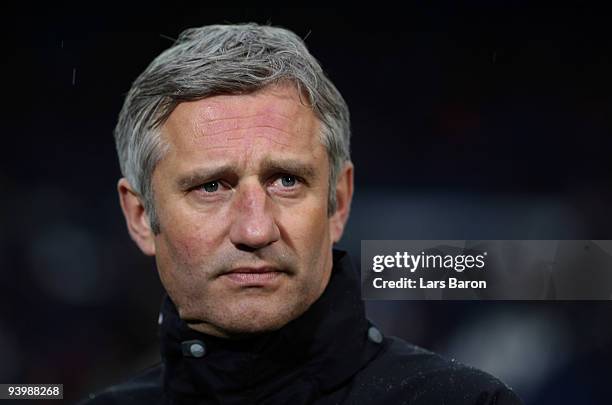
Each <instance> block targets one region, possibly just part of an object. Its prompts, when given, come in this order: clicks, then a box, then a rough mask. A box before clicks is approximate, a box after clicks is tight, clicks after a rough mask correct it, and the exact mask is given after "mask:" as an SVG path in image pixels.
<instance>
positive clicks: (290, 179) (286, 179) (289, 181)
mask: <svg viewBox="0 0 612 405" xmlns="http://www.w3.org/2000/svg"><path fill="white" fill-rule="evenodd" d="M281 183H282V184H283V187H293V186H295V183H296V179H295V176H283V177H281Z"/></svg>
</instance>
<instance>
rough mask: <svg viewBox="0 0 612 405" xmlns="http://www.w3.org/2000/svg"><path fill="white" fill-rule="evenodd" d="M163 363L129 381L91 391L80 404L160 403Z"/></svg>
mask: <svg viewBox="0 0 612 405" xmlns="http://www.w3.org/2000/svg"><path fill="white" fill-rule="evenodd" d="M162 367H163V366H162V365H161V364H156V365H154V366H151V367H149V368H147V369H145V370H142V371H141V372H139V373H138V374H137V375H135V376H134V377H132V378H130V379H129V380H127V381H124V382H122V383H119V384H117V385H113V386H111V387H108V388H106V389H104V390H102V391H100V392H97V393H91V394H89V396H88V397H87V398H85V399H84V400H82V401H81V402H79V403H78V405H115V404H117V405H119V404H151V405H154V404H156V403H159V401H160V400H161V398H162Z"/></svg>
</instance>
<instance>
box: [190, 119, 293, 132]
mask: <svg viewBox="0 0 612 405" xmlns="http://www.w3.org/2000/svg"><path fill="white" fill-rule="evenodd" d="M299 121H300V120H296V121H294V120H290V119H289V118H287V117H285V116H282V115H279V114H275V115H268V114H265V115H261V114H257V115H250V116H247V117H234V118H227V119H226V118H224V119H216V120H209V119H207V118H206V117H202V116H199V117H198V119H197V120H196V122H195V125H194V130H195V133H194V136H196V137H197V136H211V135H218V134H222V133H225V132H230V131H235V130H240V129H248V128H273V129H278V130H281V131H284V132H287V133H290V132H289V131H287V129H290V128H291V129H292V130H295V131H296V132H299V130H300V125H299ZM296 127H297V128H296Z"/></svg>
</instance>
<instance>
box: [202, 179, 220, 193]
mask: <svg viewBox="0 0 612 405" xmlns="http://www.w3.org/2000/svg"><path fill="white" fill-rule="evenodd" d="M202 188H203V189H204V191H206V192H207V193H214V192H215V191H217V190H218V189H219V182H218V181H209V182H208V183H204V184H203V185H202Z"/></svg>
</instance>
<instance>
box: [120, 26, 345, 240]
mask: <svg viewBox="0 0 612 405" xmlns="http://www.w3.org/2000/svg"><path fill="white" fill-rule="evenodd" d="M283 81H289V82H292V83H294V84H295V85H296V86H297V88H298V90H299V92H300V94H302V93H304V94H305V95H306V96H307V97H308V102H309V105H310V107H311V108H312V109H313V110H314V112H315V114H316V116H317V118H318V119H319V120H320V122H321V134H320V136H321V142H322V144H323V145H324V146H325V148H326V149H327V154H328V157H329V162H330V173H329V181H330V187H329V197H328V214H329V215H331V214H332V213H333V212H335V210H336V182H337V178H338V174H339V173H340V170H342V168H343V166H344V164H345V163H346V162H347V161H349V160H350V152H349V146H350V145H349V144H350V120H349V110H348V106H347V105H346V102H345V101H344V99H343V98H342V95H341V94H340V92H339V91H338V90H337V89H336V87H335V86H334V85H333V83H332V82H331V81H330V80H329V78H328V77H327V76H326V75H325V73H324V72H323V70H322V69H321V66H320V65H319V63H318V62H317V60H316V59H315V58H314V57H313V56H312V55H311V54H310V53H309V52H308V50H307V49H306V46H305V44H304V42H303V41H302V39H301V38H300V37H298V36H297V35H296V34H294V33H293V32H291V31H289V30H286V29H284V28H278V27H271V26H261V25H257V24H254V23H249V24H239V25H211V26H205V27H200V28H190V29H187V30H185V31H183V32H182V33H181V34H180V36H179V38H178V39H177V40H176V41H175V43H174V45H173V46H172V47H170V48H168V49H167V50H165V51H164V52H162V53H161V54H160V55H159V56H158V57H157V58H155V59H154V60H153V62H151V64H150V65H149V66H148V67H147V68H146V69H145V71H144V72H142V73H141V74H140V76H138V78H137V79H136V80H135V81H134V83H133V84H132V87H131V89H130V91H129V92H128V94H127V96H126V98H125V102H124V104H123V108H122V109H121V112H120V113H119V120H118V123H117V126H116V128H115V133H114V134H115V142H116V145H117V153H118V155H119V163H120V165H121V172H122V174H123V176H124V177H125V178H126V179H127V181H128V182H129V183H130V186H131V187H132V188H133V189H134V191H135V192H136V193H138V194H139V195H140V196H141V197H142V202H143V205H144V208H145V210H146V212H147V214H148V216H149V220H150V223H151V227H152V229H153V232H155V233H156V234H157V233H159V232H160V227H159V221H158V218H157V215H156V212H155V203H154V195H153V188H152V184H151V183H152V176H153V171H154V170H155V166H156V165H157V163H158V162H159V161H160V160H161V159H162V158H163V157H164V155H165V153H166V152H167V150H168V144H167V143H166V142H165V141H164V140H163V139H162V137H161V133H160V127H161V126H162V125H163V123H164V122H165V120H166V119H167V118H168V116H169V115H170V114H171V113H172V111H173V110H174V108H176V106H177V105H178V104H179V103H181V102H184V101H194V100H200V99H203V98H206V97H211V96H215V95H222V94H223V95H231V94H248V93H253V92H255V91H257V90H260V89H263V88H264V87H266V86H268V85H272V84H276V83H279V82H283Z"/></svg>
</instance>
